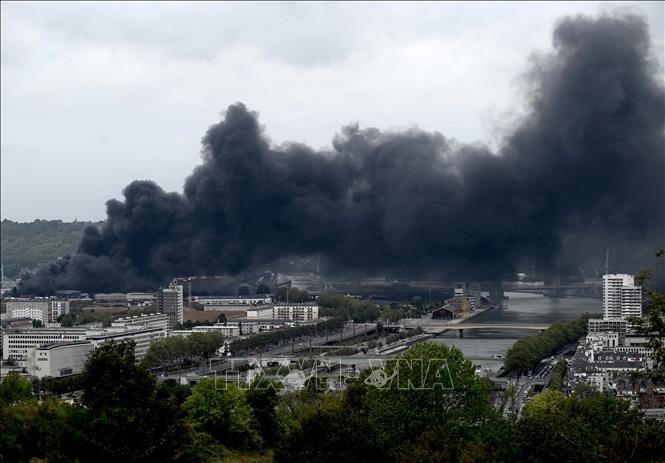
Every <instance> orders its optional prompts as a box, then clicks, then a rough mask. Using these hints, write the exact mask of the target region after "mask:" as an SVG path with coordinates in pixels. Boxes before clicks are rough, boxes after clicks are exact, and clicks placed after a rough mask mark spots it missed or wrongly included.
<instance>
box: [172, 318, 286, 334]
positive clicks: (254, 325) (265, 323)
mask: <svg viewBox="0 0 665 463" xmlns="http://www.w3.org/2000/svg"><path fill="white" fill-rule="evenodd" d="M295 325H296V323H295V322H289V321H282V320H261V321H232V322H226V323H216V324H214V325H209V326H205V325H204V326H195V327H194V328H192V329H191V330H190V331H191V332H192V333H210V332H217V333H221V334H222V335H223V336H224V337H226V338H236V337H239V336H248V335H253V334H258V333H264V332H266V331H271V330H276V329H279V328H288V327H292V326H295ZM178 334H180V332H178Z"/></svg>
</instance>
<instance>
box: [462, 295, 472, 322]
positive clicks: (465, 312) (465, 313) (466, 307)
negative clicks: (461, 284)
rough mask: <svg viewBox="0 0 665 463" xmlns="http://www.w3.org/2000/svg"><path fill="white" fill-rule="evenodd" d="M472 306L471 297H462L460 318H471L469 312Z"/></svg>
mask: <svg viewBox="0 0 665 463" xmlns="http://www.w3.org/2000/svg"><path fill="white" fill-rule="evenodd" d="M470 310H471V306H470V304H469V296H467V295H466V294H464V295H462V310H461V311H460V316H461V317H462V318H464V319H467V318H469V311H470Z"/></svg>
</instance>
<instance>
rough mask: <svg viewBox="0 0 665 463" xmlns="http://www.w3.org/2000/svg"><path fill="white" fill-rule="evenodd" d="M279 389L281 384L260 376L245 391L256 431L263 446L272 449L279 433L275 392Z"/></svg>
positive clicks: (277, 399) (277, 400)
mask: <svg viewBox="0 0 665 463" xmlns="http://www.w3.org/2000/svg"><path fill="white" fill-rule="evenodd" d="M281 388H282V384H281V383H279V382H277V381H274V380H269V379H267V378H265V377H264V376H263V375H261V376H259V377H258V378H256V379H255V380H254V381H253V382H252V384H251V385H250V388H249V390H248V391H247V404H248V405H249V406H250V407H251V409H252V414H253V415H254V418H255V421H256V427H257V431H258V433H259V434H260V435H261V437H262V438H263V444H264V446H266V447H272V446H273V445H274V444H275V442H277V437H278V433H279V425H278V421H277V404H278V402H279V398H278V396H277V391H278V390H279V389H281Z"/></svg>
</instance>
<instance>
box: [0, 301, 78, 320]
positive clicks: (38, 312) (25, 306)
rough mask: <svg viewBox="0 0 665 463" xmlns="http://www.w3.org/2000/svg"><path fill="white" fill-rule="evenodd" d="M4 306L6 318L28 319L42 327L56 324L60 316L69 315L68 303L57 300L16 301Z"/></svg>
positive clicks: (8, 302)
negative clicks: (37, 322)
mask: <svg viewBox="0 0 665 463" xmlns="http://www.w3.org/2000/svg"><path fill="white" fill-rule="evenodd" d="M5 304H6V307H7V316H6V318H8V319H9V318H30V319H32V320H39V321H40V322H42V324H43V325H44V326H46V325H47V324H53V323H56V322H57V321H58V317H60V315H64V314H68V313H69V301H65V300H59V299H16V300H8V301H7V302H6V303H5Z"/></svg>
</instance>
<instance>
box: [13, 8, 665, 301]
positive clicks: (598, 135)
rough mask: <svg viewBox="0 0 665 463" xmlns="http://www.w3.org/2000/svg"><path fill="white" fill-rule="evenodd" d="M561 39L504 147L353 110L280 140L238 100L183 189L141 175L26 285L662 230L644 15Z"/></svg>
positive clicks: (459, 257) (520, 247)
mask: <svg viewBox="0 0 665 463" xmlns="http://www.w3.org/2000/svg"><path fill="white" fill-rule="evenodd" d="M553 45H554V51H553V52H552V53H551V54H549V55H543V56H536V57H534V58H533V60H532V64H531V65H530V68H529V70H528V72H527V74H526V75H525V91H526V95H527V101H528V107H527V111H526V114H525V115H524V117H523V118H522V119H521V121H520V122H519V123H518V124H517V125H516V127H515V128H514V129H513V130H512V131H511V132H510V133H508V134H507V135H506V136H505V138H504V140H503V143H502V145H501V147H500V149H499V152H498V153H492V152H490V151H489V150H488V149H487V148H484V147H481V146H460V145H459V144H457V143H454V142H452V141H451V140H449V139H447V138H446V137H444V136H443V135H441V134H439V133H429V132H424V131H421V130H418V129H412V130H408V131H402V132H382V131H380V130H377V129H374V128H368V129H361V128H359V127H358V126H349V127H345V128H343V129H342V131H341V133H340V134H339V135H337V136H336V137H335V138H334V140H333V147H332V150H330V151H314V150H312V149H311V148H309V147H307V146H303V145H300V144H285V145H282V146H274V145H271V143H270V142H269V141H268V139H267V137H266V135H265V134H264V132H263V129H262V127H261V126H260V125H259V122H258V119H257V114H256V113H254V112H251V111H249V110H248V109H247V108H246V107H245V106H244V105H242V104H240V103H238V104H235V105H232V106H230V107H229V108H228V109H227V110H226V112H225V114H224V118H223V120H222V121H221V122H219V123H218V124H215V125H213V126H212V127H210V128H209V130H208V132H207V133H206V134H205V136H204V138H203V152H202V157H203V163H202V164H201V165H200V166H198V167H196V168H195V169H194V171H193V173H192V174H191V175H190V177H189V178H187V180H186V183H185V187H184V192H183V194H177V193H166V192H164V191H163V190H162V189H161V188H160V187H159V186H157V185H156V184H155V183H153V182H149V181H136V182H133V183H131V184H130V185H129V186H127V187H126V188H125V190H124V192H123V193H124V201H117V200H111V201H109V202H108V203H107V216H108V217H107V220H106V223H105V224H104V225H103V226H102V227H101V229H97V228H94V227H90V228H88V229H87V230H86V232H85V234H84V236H83V238H82V239H81V242H80V245H79V250H78V252H77V253H76V254H74V255H73V256H71V257H67V258H64V259H61V260H59V261H58V262H54V263H51V264H49V265H47V266H45V267H43V268H41V269H39V270H38V271H37V272H36V273H34V274H33V275H32V277H31V278H30V279H26V280H25V282H24V286H23V291H24V292H43V291H49V290H52V289H54V288H79V289H82V290H86V291H92V292H95V291H108V290H128V289H146V288H152V287H155V286H158V285H160V284H164V283H165V282H166V281H168V280H169V279H170V278H171V277H173V276H182V275H188V274H217V273H221V272H232V273H236V272H240V271H243V270H244V269H246V268H247V267H248V266H250V265H253V264H256V263H260V262H270V261H271V260H273V259H276V258H278V257H280V256H283V255H288V254H310V253H321V254H322V255H323V256H325V258H326V259H327V263H328V265H329V267H330V269H331V270H349V269H351V270H360V271H366V272H375V271H380V272H382V273H383V272H415V273H423V272H437V273H442V274H446V273H447V274H449V275H459V276H461V275H465V276H469V277H475V278H479V279H480V278H494V277H496V276H498V275H501V273H503V272H506V271H510V270H511V269H513V268H514V266H515V265H516V264H517V263H519V262H521V261H523V260H524V259H531V258H532V257H533V256H537V258H538V260H539V262H540V264H541V265H546V264H547V263H552V262H553V261H554V256H555V255H556V254H557V253H558V252H559V249H560V246H561V243H562V241H566V242H570V243H573V244H572V245H571V249H575V250H576V252H584V251H585V250H584V249H582V248H583V246H582V245H580V244H579V243H584V242H586V241H585V240H588V239H589V237H590V236H594V237H596V238H598V237H599V236H602V237H609V238H607V239H608V240H615V241H616V240H619V241H622V242H626V243H630V242H635V243H638V242H639V243H646V244H647V246H648V247H651V248H652V249H653V248H655V247H657V246H658V245H661V243H662V241H663V233H664V221H665V210H664V207H665V206H664V204H665V201H664V192H663V185H664V184H665V179H664V176H665V155H664V149H665V140H664V133H665V132H664V128H665V94H664V91H663V86H662V81H661V80H662V75H661V72H662V71H661V70H660V69H659V68H658V66H657V65H656V64H655V62H654V61H653V60H652V58H651V55H650V48H649V35H648V30H647V26H646V24H645V22H644V20H643V19H641V18H639V17H636V16H602V17H599V18H595V19H592V18H588V17H574V18H566V19H564V20H562V21H561V22H560V23H559V24H558V25H557V26H556V28H555V31H554V37H553ZM575 243H577V244H575ZM593 252H596V250H594V251H593Z"/></svg>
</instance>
